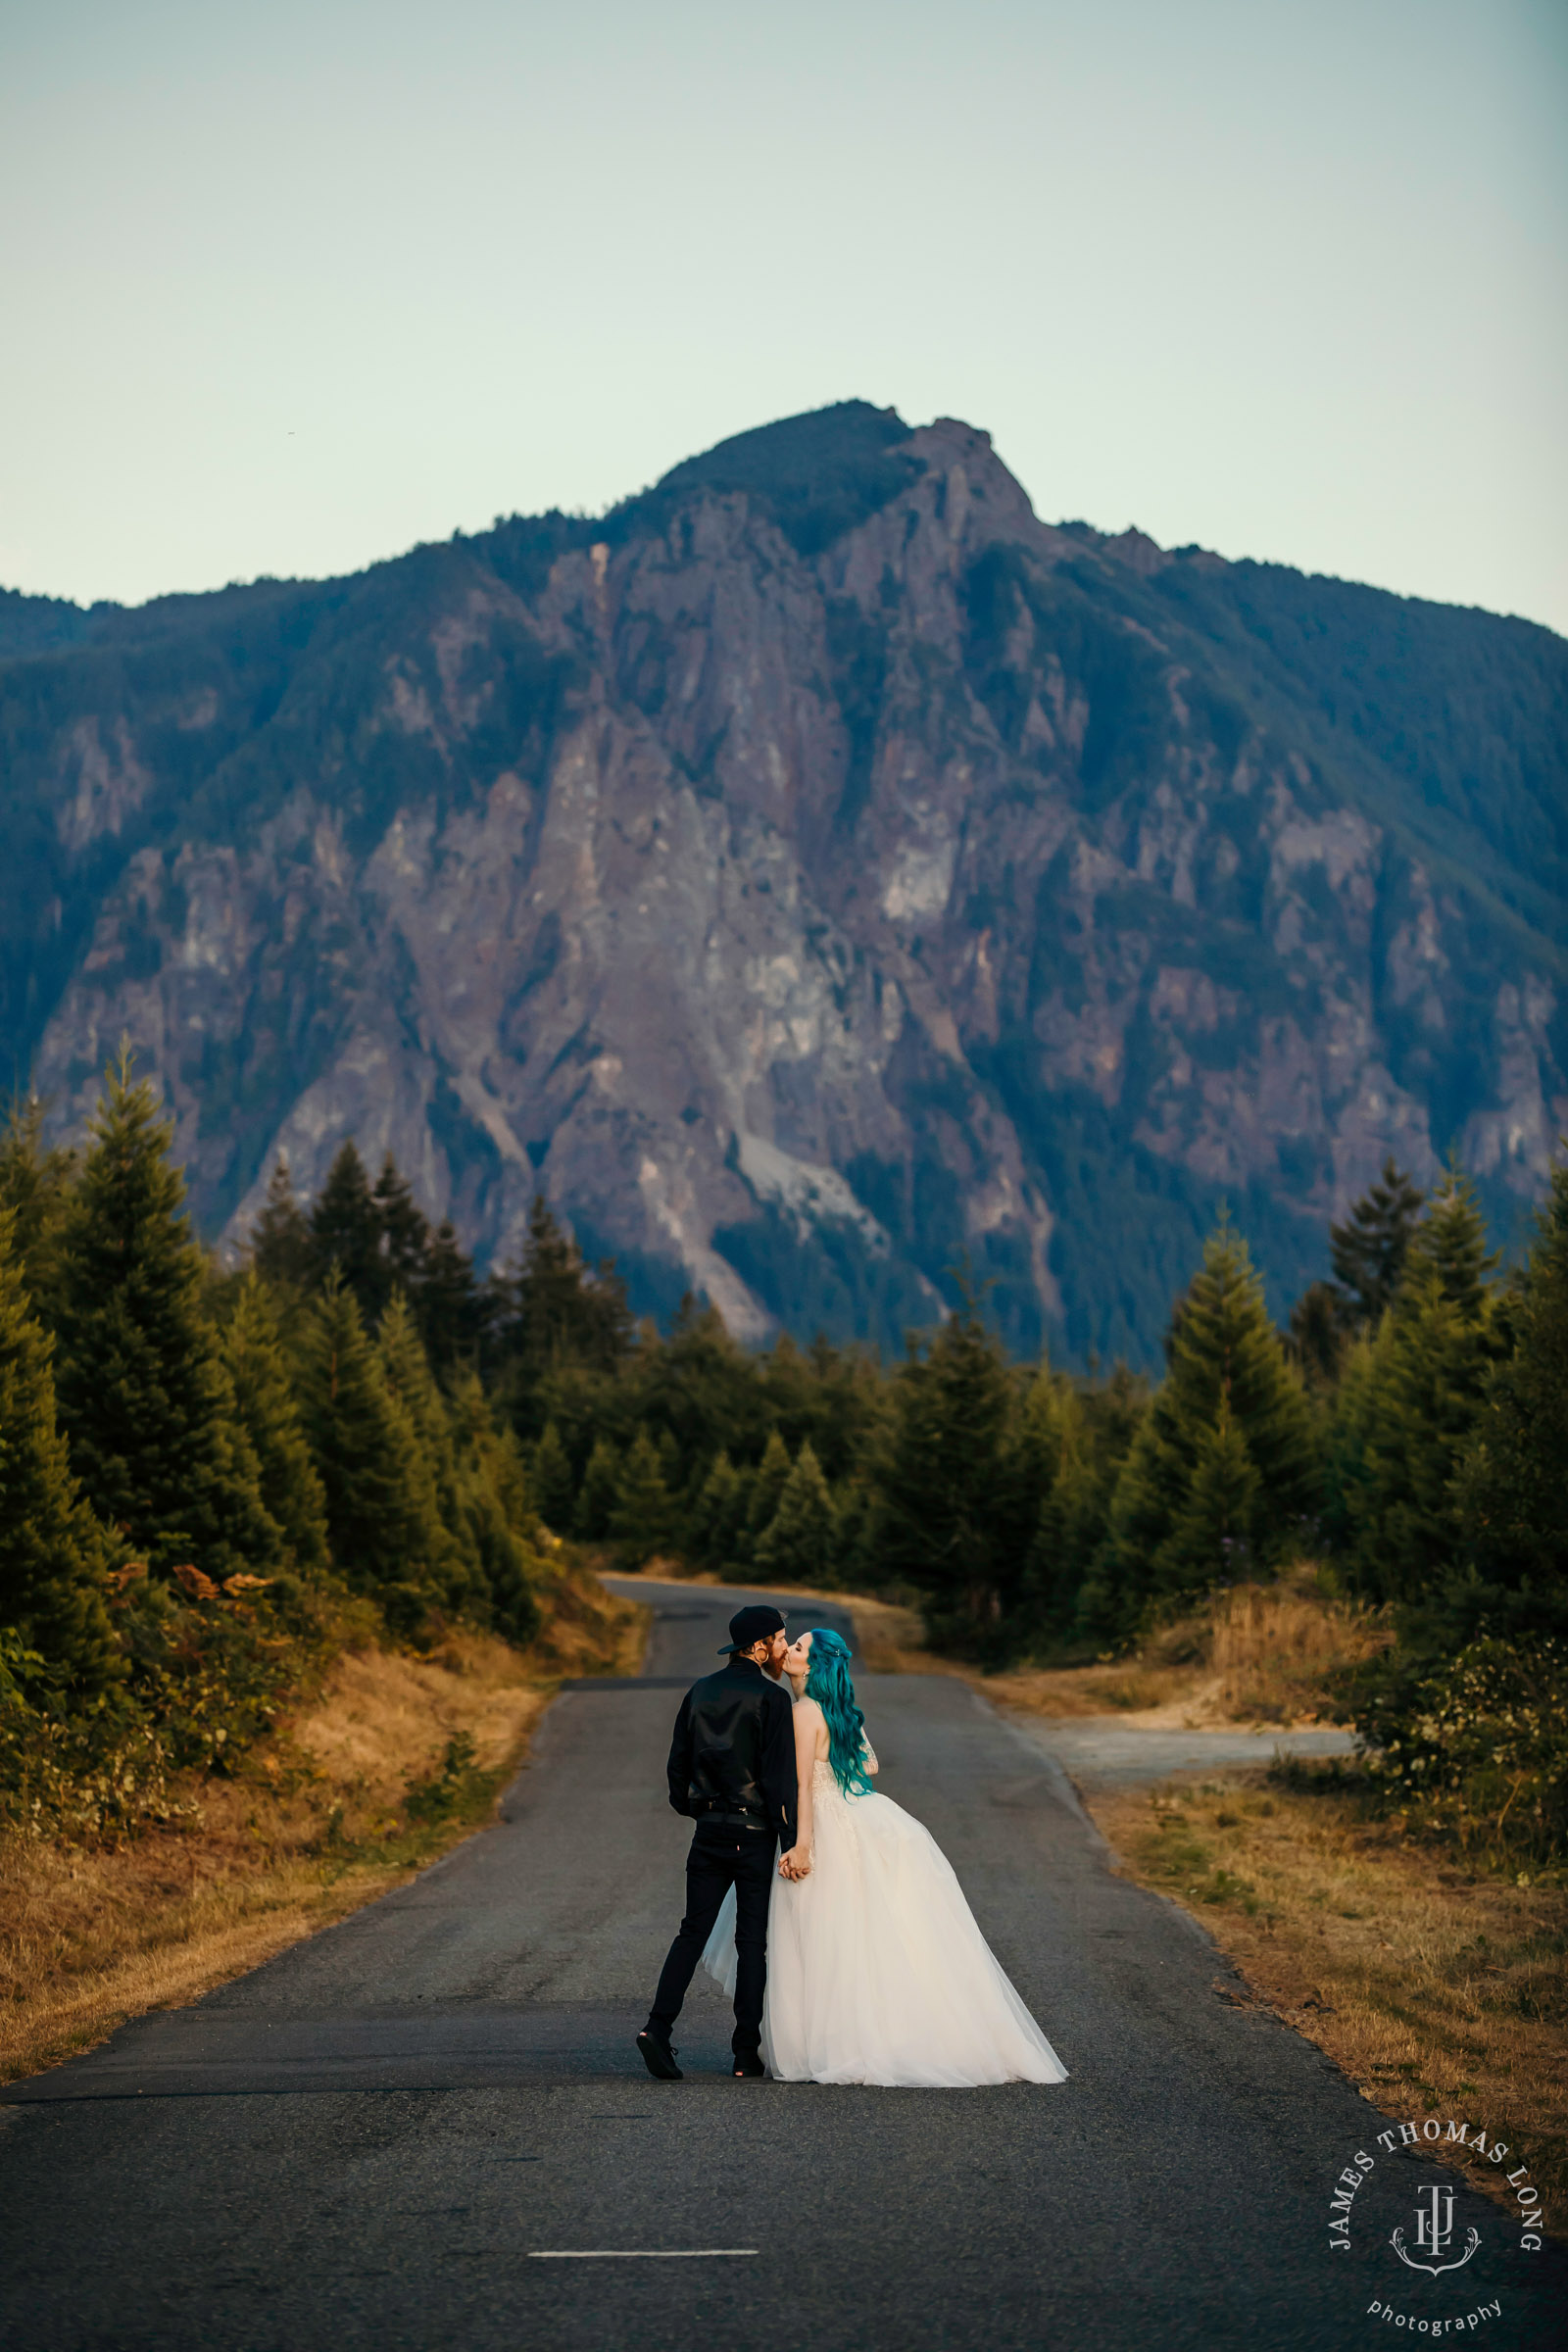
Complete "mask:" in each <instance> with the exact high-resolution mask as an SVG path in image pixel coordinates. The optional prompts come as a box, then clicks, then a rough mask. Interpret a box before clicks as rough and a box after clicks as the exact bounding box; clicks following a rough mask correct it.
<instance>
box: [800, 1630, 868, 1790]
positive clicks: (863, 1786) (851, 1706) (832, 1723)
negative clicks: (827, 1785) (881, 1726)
mask: <svg viewBox="0 0 1568 2352" xmlns="http://www.w3.org/2000/svg"><path fill="white" fill-rule="evenodd" d="M851 1654H852V1653H851V1650H850V1645H849V1643H848V1642H846V1641H845V1639H844V1636H843V1635H842V1634H835V1633H834V1632H833V1630H832V1628H831V1627H830V1626H825V1625H818V1626H813V1627H812V1629H811V1649H810V1655H809V1658H808V1660H807V1667H806V1695H807V1697H808V1698H814V1699H815V1701H816V1703H817V1705H818V1706H819V1707H820V1708H821V1710H822V1719H823V1721H824V1722H825V1723H826V1725H827V1760H828V1762H829V1763H830V1764H831V1765H832V1767H833V1778H834V1779H835V1780H836V1781H837V1782H838V1785H839V1787H840V1788H841V1789H843V1791H844V1793H845V1795H846V1796H870V1795H871V1794H872V1793H873V1790H872V1788H871V1783H870V1780H869V1779H868V1777H867V1775H866V1769H865V1717H864V1716H863V1715H862V1714H861V1713H860V1710H859V1708H858V1706H857V1705H856V1703H855V1685H854V1684H853V1683H852V1682H851V1680H850V1657H851Z"/></svg>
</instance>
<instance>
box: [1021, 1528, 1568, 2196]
mask: <svg viewBox="0 0 1568 2352" xmlns="http://www.w3.org/2000/svg"><path fill="white" fill-rule="evenodd" d="M1386 1638H1387V1637H1386V1635H1385V1634H1384V1632H1383V1630H1382V1628H1381V1627H1380V1625H1379V1624H1378V1622H1377V1621H1376V1620H1375V1619H1374V1618H1372V1617H1370V1616H1368V1615H1367V1614H1365V1613H1364V1612H1361V1611H1358V1610H1356V1609H1354V1608H1351V1607H1348V1606H1347V1605H1346V1604H1345V1603H1343V1602H1341V1601H1337V1600H1335V1599H1333V1598H1330V1597H1329V1596H1327V1595H1326V1594H1324V1593H1322V1592H1321V1591H1320V1590H1319V1589H1318V1587H1317V1586H1316V1584H1315V1583H1314V1582H1313V1580H1312V1579H1311V1578H1310V1577H1309V1576H1308V1575H1301V1576H1299V1577H1298V1578H1296V1579H1294V1580H1287V1581H1285V1582H1283V1583H1282V1584H1280V1585H1277V1586H1264V1587H1252V1588H1243V1589H1242V1590H1240V1591H1237V1592H1234V1593H1228V1594H1225V1595H1222V1596H1221V1597H1220V1599H1219V1600H1217V1601H1216V1602H1215V1603H1214V1604H1213V1606H1212V1608H1211V1609H1210V1610H1208V1611H1207V1612H1205V1613H1204V1614H1203V1615H1201V1616H1200V1617H1198V1618H1194V1619H1189V1620H1187V1621H1185V1622H1183V1623H1181V1624H1178V1625H1174V1626H1171V1627H1169V1628H1167V1629H1166V1630H1165V1631H1164V1632H1163V1633H1161V1634H1160V1635H1159V1636H1157V1637H1156V1638H1155V1639H1154V1640H1153V1641H1152V1642H1151V1643H1150V1644H1149V1645H1148V1646H1147V1648H1146V1649H1145V1650H1143V1651H1142V1652H1141V1653H1140V1654H1139V1655H1138V1656H1136V1657H1134V1658H1132V1659H1130V1660H1127V1661H1124V1662H1121V1663H1118V1664H1117V1665H1115V1666H1111V1667H1086V1668H1079V1669H1076V1670H1073V1671H1071V1672H1068V1673H1056V1674H1053V1673H1025V1674H1019V1675H999V1676H996V1677H993V1678H991V1679H989V1680H986V1679H983V1678H976V1679H977V1682H978V1686H979V1688H980V1689H982V1690H984V1691H987V1693H988V1694H989V1695H991V1696H992V1697H994V1698H996V1699H998V1700H999V1701H1000V1702H1002V1703H1003V1704H1004V1705H1009V1706H1013V1707H1019V1708H1023V1709H1027V1710H1030V1711H1032V1712H1037V1713H1042V1714H1047V1715H1055V1716H1066V1715H1073V1716H1085V1715H1092V1714H1105V1713H1111V1712H1114V1713H1115V1715H1116V1716H1117V1718H1118V1721H1119V1723H1120V1724H1123V1725H1139V1724H1143V1725H1147V1726H1149V1727H1150V1728H1151V1729H1157V1728H1158V1727H1160V1726H1161V1725H1182V1726H1191V1727H1201V1726H1205V1725H1212V1726H1215V1727H1218V1726H1220V1725H1223V1724H1232V1725H1240V1724H1250V1725H1255V1726H1259V1727H1272V1726H1274V1725H1280V1726H1282V1727H1283V1726H1286V1725H1304V1724H1310V1723H1314V1722H1317V1721H1320V1720H1322V1719H1323V1716H1324V1711H1325V1709H1326V1707H1327V1704H1328V1690H1327V1684H1328V1678H1329V1677H1330V1676H1331V1675H1332V1674H1334V1673H1335V1672H1336V1671H1337V1670H1338V1669H1340V1668H1342V1667H1344V1666H1348V1665H1350V1664H1352V1663H1354V1662H1355V1661H1356V1660H1358V1659H1360V1658H1363V1657H1365V1656H1366V1655H1367V1654H1368V1653H1369V1652H1370V1651H1371V1650H1373V1649H1375V1648H1376V1647H1378V1646H1379V1645H1380V1644H1381V1642H1383V1641H1384V1640H1386ZM1086 1803H1087V1806H1088V1810H1089V1812H1090V1813H1091V1815H1092V1816H1093V1818H1094V1820H1095V1821H1096V1823H1097V1824H1098V1826H1099V1827H1100V1829H1101V1830H1102V1831H1103V1834H1104V1836H1105V1838H1107V1840H1108V1841H1109V1843H1110V1846H1111V1848H1112V1850H1113V1852H1114V1854H1115V1856H1116V1858H1117V1867H1118V1868H1119V1869H1120V1870H1122V1871H1123V1872H1124V1873H1125V1874H1126V1875H1127V1876H1128V1877H1130V1878H1133V1879H1135V1880H1137V1881H1138V1883H1139V1884H1140V1885H1141V1886H1145V1887H1153V1888H1155V1889H1156V1890H1157V1891H1158V1892H1159V1893H1161V1894H1164V1895H1167V1896H1169V1897H1170V1899H1171V1900H1172V1901H1175V1902H1178V1903H1180V1904H1182V1905H1183V1906H1184V1907H1185V1908H1186V1909H1187V1910H1189V1911H1192V1912H1193V1913H1195V1914H1196V1916H1197V1917H1198V1918H1200V1919H1201V1921H1202V1923H1203V1925H1204V1926H1205V1928H1207V1930H1208V1931H1209V1933H1210V1935H1212V1936H1213V1937H1214V1940H1215V1942H1216V1943H1217V1944H1218V1945H1219V1947H1220V1950H1221V1951H1222V1952H1223V1953H1224V1954H1225V1956H1226V1958H1227V1959H1228V1960H1229V1961H1231V1963H1232V1964H1233V1966H1234V1967H1235V1969H1236V1971H1237V1972H1238V1974H1239V1975H1240V1976H1241V1978H1242V1980H1243V1982H1244V1983H1245V1984H1246V1985H1247V1987H1248V1989H1249V1992H1250V1997H1251V1999H1252V2000H1253V2001H1254V2002H1255V2003H1256V2004H1257V2005H1259V2006H1260V2007H1263V2008H1267V2009H1270V2010H1272V2011H1273V2012H1274V2014H1275V2015H1276V2016H1278V2017H1280V2018H1282V2019H1283V2020H1284V2021H1285V2022H1286V2024H1288V2025H1290V2026H1292V2027H1294V2028H1295V2029H1296V2031H1297V2032H1298V2033H1300V2034H1305V2035H1306V2036H1307V2038H1308V2039H1309V2040H1311V2041H1314V2042H1316V2043H1317V2045H1318V2047H1319V2048H1320V2049H1322V2050H1323V2051H1324V2052H1325V2053H1326V2054H1327V2055H1328V2056H1329V2057H1331V2058H1332V2059H1333V2060H1334V2061H1335V2063H1336V2064H1337V2065H1338V2066H1340V2067H1341V2068H1342V2069H1343V2070H1344V2072H1345V2073H1346V2074H1347V2075H1348V2077H1349V2079H1350V2081H1351V2082H1354V2083H1355V2085H1356V2087H1357V2089H1359V2090H1360V2091H1361V2093H1362V2095H1363V2096H1364V2097H1365V2098H1367V2099H1369V2100H1370V2101H1371V2102H1372V2104H1373V2105H1374V2106H1375V2107H1377V2108H1378V2109H1379V2110H1380V2111H1381V2112H1382V2113H1383V2114H1384V2115H1387V2116H1389V2117H1391V2118H1398V2119H1400V2120H1404V2119H1413V2118H1418V2117H1425V2116H1428V2115H1432V2114H1436V2113H1438V2112H1439V2111H1441V2112H1442V2114H1443V2116H1444V2117H1445V2119H1446V2118H1447V2117H1448V2116H1450V2115H1451V2116H1457V2117H1458V2118H1459V2119H1460V2120H1461V2121H1468V2122H1469V2123H1471V2124H1474V2125H1484V2126H1485V2127H1486V2129H1487V2131H1488V2135H1489V2137H1490V2136H1492V2135H1493V2134H1494V2133H1500V2135H1501V2136H1502V2137H1503V2138H1504V2139H1505V2140H1507V2141H1509V2142H1510V2143H1511V2144H1512V2146H1513V2147H1514V2148H1515V2149H1516V2150H1517V2151H1519V2152H1520V2155H1519V2160H1520V2161H1523V2162H1528V2163H1529V2165H1530V2168H1531V2177H1532V2179H1533V2180H1534V2181H1535V2182H1536V2184H1537V2185H1538V2186H1540V2187H1541V2189H1542V2191H1543V2194H1544V2196H1545V2197H1546V2198H1547V2199H1548V2200H1550V2199H1551V2198H1552V2196H1553V2192H1555V2197H1556V2200H1557V2224H1558V2227H1559V2228H1560V2227H1561V2217H1562V2212H1563V2204H1562V2200H1563V2198H1564V2195H1565V2194H1568V1983H1565V1977H1564V1957H1565V1954H1568V1886H1565V1885H1564V1883H1563V1879H1562V1875H1561V1874H1560V1873H1556V1874H1548V1876H1547V1878H1546V1879H1545V1880H1544V1881H1543V1880H1542V1879H1541V1878H1540V1877H1539V1876H1533V1875H1532V1874H1529V1873H1526V1874H1524V1875H1523V1876H1522V1877H1520V1876H1518V1875H1516V1874H1504V1873H1502V1872H1500V1871H1499V1870H1497V1869H1495V1868H1494V1869H1492V1870H1488V1869H1486V1868H1485V1867H1477V1866H1476V1863H1475V1860H1474V1857H1467V1856H1458V1855H1454V1854H1452V1853H1450V1852H1448V1851H1446V1849H1444V1848H1443V1847H1442V1846H1439V1845H1437V1844H1435V1843H1434V1842H1433V1841H1431V1840H1430V1839H1428V1838H1424V1837H1421V1836H1419V1835H1418V1834H1417V1833H1416V1832H1415V1831H1414V1829H1413V1828H1412V1825H1411V1824H1410V1823H1409V1821H1408V1820H1407V1819H1406V1817H1404V1816H1403V1815H1400V1814H1397V1813H1394V1814H1390V1813H1388V1812H1386V1811H1384V1810H1383V1809H1382V1808H1381V1807H1379V1806H1377V1805H1376V1804H1374V1802H1373V1800H1372V1797H1371V1794H1370V1792H1369V1791H1368V1790H1367V1789H1365V1788H1364V1787H1362V1786H1358V1785H1357V1776H1356V1774H1355V1771H1354V1769H1353V1768H1351V1769H1349V1770H1347V1769H1346V1768H1345V1767H1344V1766H1343V1765H1341V1764H1340V1763H1338V1762H1337V1761H1335V1762H1330V1763H1326V1764H1294V1765H1292V1764H1285V1765H1275V1766H1273V1767H1272V1768H1266V1769H1256V1768H1254V1769H1250V1770H1241V1771H1225V1772H1223V1773H1208V1774H1204V1775H1189V1776H1186V1777H1185V1778H1184V1779H1183V1780H1182V1781H1176V1782H1166V1783H1164V1784H1162V1785H1160V1786H1158V1787H1155V1788H1152V1789H1118V1790H1106V1791H1103V1792H1099V1793H1094V1792H1091V1793H1089V1794H1088V1795H1087V1796H1086ZM1216 1989H1218V1990H1221V1991H1222V1992H1223V1988H1222V1987H1216ZM1468 2169H1470V2170H1471V2172H1472V2174H1473V2175H1475V2174H1476V2168H1474V2167H1470V2168H1468ZM1509 2169H1512V2163H1511V2161H1510V2167H1509ZM1478 2177H1480V2178H1481V2179H1482V2183H1483V2185H1484V2186H1487V2187H1489V2188H1490V2189H1491V2190H1492V2191H1493V2192H1494V2193H1497V2194H1500V2195H1502V2196H1503V2197H1504V2198H1508V2197H1509V2196H1510V2195H1511V2192H1510V2191H1509V2190H1508V2189H1507V2187H1506V2184H1505V2183H1502V2182H1500V2181H1499V2180H1498V2178H1497V2176H1496V2174H1495V2173H1494V2172H1493V2170H1492V2168H1491V2167H1489V2166H1485V2165H1483V2166H1482V2167H1480V2168H1479V2176H1478Z"/></svg>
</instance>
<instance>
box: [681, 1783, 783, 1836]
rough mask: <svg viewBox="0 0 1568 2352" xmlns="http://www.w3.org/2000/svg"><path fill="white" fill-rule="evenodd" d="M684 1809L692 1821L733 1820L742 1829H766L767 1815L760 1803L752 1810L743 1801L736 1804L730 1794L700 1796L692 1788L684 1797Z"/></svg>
mask: <svg viewBox="0 0 1568 2352" xmlns="http://www.w3.org/2000/svg"><path fill="white" fill-rule="evenodd" d="M686 1810H687V1812H688V1813H689V1814H690V1816H691V1818H692V1820H693V1821H723V1822H733V1823H734V1825H735V1827H736V1828H737V1829H742V1830H761V1831H763V1832H765V1831H766V1829H767V1815H766V1814H765V1813H764V1812H763V1811H762V1809H761V1807H760V1805H759V1806H758V1807H757V1808H756V1810H755V1811H754V1810H753V1809H752V1808H751V1807H750V1806H748V1805H746V1804H744V1803H741V1804H737V1803H736V1801H735V1799H734V1797H732V1796H702V1795H700V1794H699V1793H698V1791H697V1790H696V1789H693V1790H692V1791H691V1793H690V1794H689V1795H688V1797H687V1799H686Z"/></svg>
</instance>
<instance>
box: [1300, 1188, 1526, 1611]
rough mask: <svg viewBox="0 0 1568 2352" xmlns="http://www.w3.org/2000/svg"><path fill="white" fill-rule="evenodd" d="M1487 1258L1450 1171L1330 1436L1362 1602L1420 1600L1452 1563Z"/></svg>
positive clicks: (1337, 1509) (1491, 1357) (1336, 1502)
mask: <svg viewBox="0 0 1568 2352" xmlns="http://www.w3.org/2000/svg"><path fill="white" fill-rule="evenodd" d="M1494 1264H1495V1258H1494V1257H1493V1256H1492V1255H1491V1254H1490V1253H1489V1251H1488V1250H1487V1245H1486V1230H1485V1227H1484V1225H1483V1223H1482V1220H1481V1215H1480V1212H1479V1210H1478V1208H1477V1206H1476V1202H1475V1196H1474V1194H1473V1192H1472V1191H1471V1188H1470V1187H1469V1185H1468V1184H1467V1183H1466V1182H1465V1181H1464V1179H1463V1178H1461V1177H1459V1176H1458V1175H1456V1174H1454V1173H1452V1172H1450V1173H1449V1174H1448V1175H1447V1176H1446V1177H1445V1178H1444V1181H1443V1183H1442V1184H1441V1185H1440V1187H1439V1189H1438V1192H1437V1194H1436V1196H1435V1197H1434V1200H1433V1203H1432V1207H1431V1209H1430V1211H1429V1212H1428V1214H1427V1216H1426V1218H1425V1219H1424V1220H1423V1222H1422V1224H1421V1226H1420V1229H1419V1230H1418V1232H1417V1234H1416V1236H1415V1238H1414V1240H1413V1241H1412V1242H1411V1245H1410V1248H1409V1250H1408V1252H1407V1254H1406V1260H1405V1267H1404V1273H1403V1276H1402V1278H1401V1280H1400V1283H1399V1288H1398V1290H1397V1293H1396V1295H1395V1299H1394V1302H1393V1305H1392V1306H1391V1308H1390V1309H1389V1312H1388V1314H1387V1315H1386V1317H1385V1319H1384V1321H1383V1323H1382V1325H1381V1326H1380V1327H1379V1330H1378V1332H1377V1335H1376V1338H1375V1340H1374V1341H1373V1342H1372V1344H1371V1345H1370V1347H1368V1348H1366V1349H1365V1350H1364V1351H1363V1352H1362V1353H1361V1354H1360V1355H1359V1356H1358V1358H1357V1360H1356V1362H1355V1365H1354V1377H1353V1379H1352V1378H1351V1377H1350V1376H1349V1374H1348V1375H1347V1379H1346V1382H1345V1385H1344V1387H1343V1388H1342V1392H1341V1397H1340V1402H1339V1407H1338V1410H1337V1412H1336V1415H1335V1423H1334V1427H1333V1430H1332V1432H1331V1439H1330V1491H1329V1511H1328V1519H1327V1524H1328V1527H1329V1531H1330V1534H1331V1536H1332V1537H1333V1539H1334V1540H1335V1542H1336V1544H1337V1547H1338V1549H1339V1550H1340V1552H1341V1555H1342V1557H1343V1559H1344V1562H1345V1566H1346V1569H1347V1571H1348V1575H1349V1577H1350V1578H1351V1580H1352V1582H1353V1583H1354V1584H1355V1586H1356V1589H1357V1590H1358V1591H1359V1592H1361V1593H1364V1594H1366V1595H1367V1597H1369V1598H1371V1599H1376V1600H1394V1601H1398V1602H1401V1603H1404V1604H1406V1605H1411V1604H1413V1605H1417V1606H1420V1605H1423V1604H1426V1603H1429V1602H1431V1601H1432V1600H1433V1599H1434V1598H1435V1597H1436V1595H1437V1593H1439V1591H1440V1589H1441V1588H1442V1587H1443V1586H1444V1585H1445V1583H1446V1581H1447V1580H1448V1579H1449V1578H1450V1577H1451V1576H1452V1574H1453V1573H1454V1572H1455V1570H1456V1569H1457V1568H1458V1565H1459V1563H1460V1559H1461V1556H1462V1551H1463V1528H1462V1524H1461V1518H1460V1510H1459V1505H1458V1501H1457V1497H1456V1495H1455V1494H1454V1491H1453V1481H1454V1479H1455V1476H1456V1474H1457V1472H1458V1470H1459V1466H1460V1463H1461V1460H1462V1458H1463V1456H1464V1454H1465V1451H1466V1449H1467V1447H1468V1446H1469V1444H1470V1440H1471V1437H1472V1435H1473V1433H1474V1430H1475V1427H1476V1424H1477V1421H1478V1419H1479V1417H1480V1413H1481V1408H1482V1402H1483V1398H1484V1397H1485V1394H1486V1390H1487V1380H1488V1374H1489V1372H1490V1369H1491V1367H1492V1364H1493V1362H1494V1361H1495V1357H1496V1355H1497V1353H1498V1344H1497V1332H1496V1328H1495V1314H1494V1309H1493V1299H1492V1295H1491V1291H1490V1287H1489V1284H1488V1279H1487V1278H1488V1275H1489V1274H1490V1272H1491V1269H1492V1267H1493V1265H1494Z"/></svg>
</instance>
